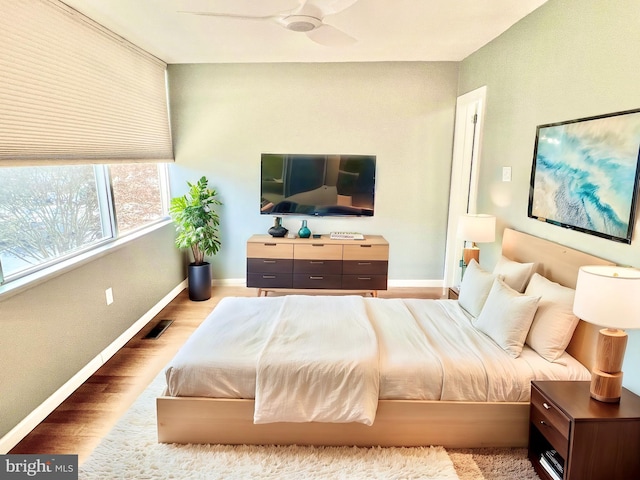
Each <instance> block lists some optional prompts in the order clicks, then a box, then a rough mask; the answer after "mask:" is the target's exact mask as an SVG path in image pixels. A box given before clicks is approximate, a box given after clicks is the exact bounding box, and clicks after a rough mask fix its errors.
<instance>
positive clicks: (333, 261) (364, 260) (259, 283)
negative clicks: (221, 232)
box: [247, 235, 389, 296]
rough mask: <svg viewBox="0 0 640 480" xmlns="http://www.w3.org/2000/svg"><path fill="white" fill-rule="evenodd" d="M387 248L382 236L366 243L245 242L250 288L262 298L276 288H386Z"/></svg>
mask: <svg viewBox="0 0 640 480" xmlns="http://www.w3.org/2000/svg"><path fill="white" fill-rule="evenodd" d="M388 265H389V243H388V242H387V241H386V240H385V239H384V238H383V237H382V236H380V235H366V236H365V239H364V240H331V239H330V238H329V236H328V235H322V236H321V237H320V238H275V237H271V236H270V235H253V236H252V237H251V238H249V240H247V287H255V288H258V295H262V292H265V294H266V292H268V291H270V290H275V289H295V290H298V289H325V290H351V291H358V292H371V294H372V295H373V296H377V292H378V290H386V289H387V271H388Z"/></svg>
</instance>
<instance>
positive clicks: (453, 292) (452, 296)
mask: <svg viewBox="0 0 640 480" xmlns="http://www.w3.org/2000/svg"><path fill="white" fill-rule="evenodd" d="M459 295H460V289H459V288H458V287H449V289H448V290H447V298H448V299H449V300H458V296H459Z"/></svg>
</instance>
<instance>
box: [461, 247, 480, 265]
mask: <svg viewBox="0 0 640 480" xmlns="http://www.w3.org/2000/svg"><path fill="white" fill-rule="evenodd" d="M471 260H475V261H476V262H478V263H480V249H479V248H478V247H475V246H474V247H470V248H465V249H463V250H462V261H463V262H464V266H465V267H466V266H467V265H469V262H470V261H471Z"/></svg>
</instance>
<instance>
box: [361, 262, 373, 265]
mask: <svg viewBox="0 0 640 480" xmlns="http://www.w3.org/2000/svg"><path fill="white" fill-rule="evenodd" d="M358 265H371V262H358Z"/></svg>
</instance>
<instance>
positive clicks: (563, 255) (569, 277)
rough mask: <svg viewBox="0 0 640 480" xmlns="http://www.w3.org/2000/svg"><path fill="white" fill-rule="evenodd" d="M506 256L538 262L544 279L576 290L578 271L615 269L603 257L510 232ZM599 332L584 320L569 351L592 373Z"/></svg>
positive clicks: (504, 248)
mask: <svg viewBox="0 0 640 480" xmlns="http://www.w3.org/2000/svg"><path fill="white" fill-rule="evenodd" d="M502 255H504V256H505V257H507V258H510V259H511V260H515V261H516V262H536V263H537V270H536V271H537V272H538V273H539V274H540V275H543V276H545V277H546V278H548V279H549V280H551V281H553V282H557V283H559V284H561V285H564V286H566V287H571V288H575V287H576V281H577V278H578V269H579V268H580V267H581V266H582V265H615V263H614V262H610V261H608V260H604V259H602V258H600V257H596V256H593V255H590V254H588V253H584V252H581V251H579V250H574V249H572V248H569V247H566V246H564V245H560V244H559V243H554V242H551V241H549V240H544V239H542V238H538V237H534V236H533V235H529V234H527V233H522V232H518V231H516V230H512V229H510V228H506V229H505V230H504V234H503V237H502ZM599 330H600V328H599V327H598V326H596V325H591V324H589V323H586V322H583V321H582V320H581V321H580V323H579V324H578V327H577V328H576V331H575V333H574V334H573V337H572V338H571V343H569V347H568V348H567V352H569V354H571V355H572V356H573V357H575V358H577V359H578V360H579V361H580V362H581V363H582V364H583V365H584V366H586V367H587V368H588V369H589V370H592V368H593V364H594V360H595V352H596V341H597V337H598V331H599Z"/></svg>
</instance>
